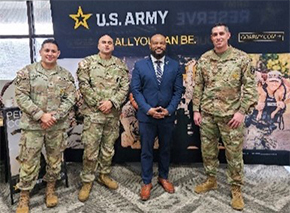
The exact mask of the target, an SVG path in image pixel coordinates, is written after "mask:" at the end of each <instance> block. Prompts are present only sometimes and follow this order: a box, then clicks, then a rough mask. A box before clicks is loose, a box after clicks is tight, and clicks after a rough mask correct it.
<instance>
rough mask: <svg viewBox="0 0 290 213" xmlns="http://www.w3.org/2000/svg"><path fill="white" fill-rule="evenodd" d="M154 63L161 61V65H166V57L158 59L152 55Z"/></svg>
mask: <svg viewBox="0 0 290 213" xmlns="http://www.w3.org/2000/svg"><path fill="white" fill-rule="evenodd" d="M150 57H151V60H152V62H153V63H154V62H155V61H161V64H164V61H165V56H163V57H162V58H160V59H156V58H155V57H154V56H153V55H150Z"/></svg>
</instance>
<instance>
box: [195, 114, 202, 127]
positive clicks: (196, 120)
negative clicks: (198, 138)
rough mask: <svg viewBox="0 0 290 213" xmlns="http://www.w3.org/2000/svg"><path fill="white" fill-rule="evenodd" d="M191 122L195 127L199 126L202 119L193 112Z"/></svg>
mask: <svg viewBox="0 0 290 213" xmlns="http://www.w3.org/2000/svg"><path fill="white" fill-rule="evenodd" d="M193 120H194V124H195V125H197V126H200V125H201V121H202V117H201V114H200V112H193Z"/></svg>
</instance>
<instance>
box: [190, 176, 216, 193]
mask: <svg viewBox="0 0 290 213" xmlns="http://www.w3.org/2000/svg"><path fill="white" fill-rule="evenodd" d="M213 189H217V181H216V178H215V177H213V176H209V177H208V178H207V179H206V181H205V182H204V183H201V184H199V185H197V186H196V187H195V188H194V191H195V193H197V194H199V193H203V192H207V191H209V190H213Z"/></svg>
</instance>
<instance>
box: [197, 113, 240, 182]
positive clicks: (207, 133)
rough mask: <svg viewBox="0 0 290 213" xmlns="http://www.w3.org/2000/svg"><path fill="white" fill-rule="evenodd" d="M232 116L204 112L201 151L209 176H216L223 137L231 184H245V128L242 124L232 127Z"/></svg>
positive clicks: (201, 129)
mask: <svg viewBox="0 0 290 213" xmlns="http://www.w3.org/2000/svg"><path fill="white" fill-rule="evenodd" d="M231 119H232V116H227V117H217V116H213V115H210V114H207V113H202V124H201V128H200V135H201V151H202V158H203V165H204V168H205V172H206V174H207V175H208V176H216V174H217V168H218V166H219V160H218V154H219V149H218V143H219V139H220V138H221V139H222V141H223V143H224V146H225V155H226V159H227V163H228V164H227V177H228V182H229V183H230V184H235V185H243V169H244V162H243V152H242V151H243V140H244V135H243V129H244V125H243V124H241V125H240V126H239V127H238V128H237V129H231V128H230V127H229V126H228V124H227V123H228V122H229V121H230V120H231Z"/></svg>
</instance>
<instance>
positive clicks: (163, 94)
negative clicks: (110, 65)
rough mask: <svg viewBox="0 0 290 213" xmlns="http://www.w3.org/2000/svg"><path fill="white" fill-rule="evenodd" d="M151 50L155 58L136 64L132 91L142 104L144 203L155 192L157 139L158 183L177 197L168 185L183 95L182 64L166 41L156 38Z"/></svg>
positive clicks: (141, 130) (140, 129)
mask: <svg viewBox="0 0 290 213" xmlns="http://www.w3.org/2000/svg"><path fill="white" fill-rule="evenodd" d="M149 47H150V50H151V55H150V56H149V57H148V58H146V59H143V60H141V61H138V62H136V64H135V67H134V70H133V74H132V80H131V90H132V93H133V95H134V98H135V101H136V102H137V104H138V111H137V119H138V121H139V132H140V136H141V166H142V180H143V183H144V185H143V186H142V188H141V193H140V196H141V199H142V200H148V199H149V197H150V190H151V188H152V183H151V179H152V175H153V168H152V167H153V145H154V139H155V137H156V136H157V137H158V140H159V161H158V170H159V177H158V183H160V184H161V185H162V187H163V188H164V190H165V191H167V192H168V193H174V186H173V184H172V183H170V182H169V181H168V171H169V161H170V159H169V157H170V140H171V136H172V132H173V127H174V117H175V116H174V114H175V113H174V112H175V110H176V108H177V105H178V104H179V102H180V99H181V95H182V91H183V85H182V73H181V70H180V68H179V64H178V62H177V61H175V60H173V59H171V58H169V57H167V56H165V50H166V41H165V37H164V36H163V35H160V34H156V35H153V36H152V37H151V40H150V45H149Z"/></svg>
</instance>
